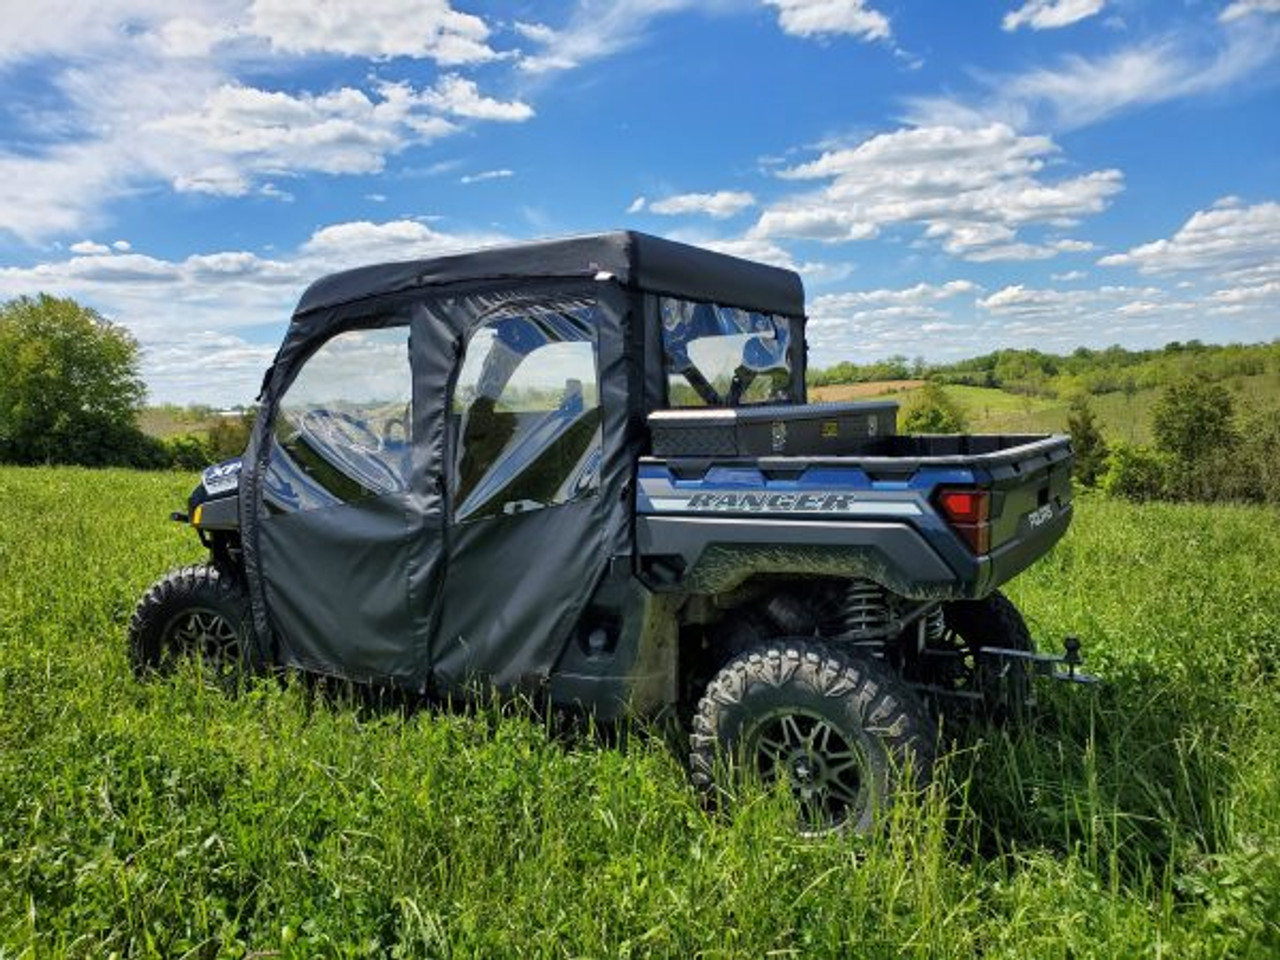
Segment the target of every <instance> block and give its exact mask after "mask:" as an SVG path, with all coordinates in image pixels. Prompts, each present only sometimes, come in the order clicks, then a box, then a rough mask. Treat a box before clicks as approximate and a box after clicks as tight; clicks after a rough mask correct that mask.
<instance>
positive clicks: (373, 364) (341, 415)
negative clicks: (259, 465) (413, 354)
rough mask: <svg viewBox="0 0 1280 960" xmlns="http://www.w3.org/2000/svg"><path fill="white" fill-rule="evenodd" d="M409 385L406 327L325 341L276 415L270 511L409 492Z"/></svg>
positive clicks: (268, 479)
mask: <svg viewBox="0 0 1280 960" xmlns="http://www.w3.org/2000/svg"><path fill="white" fill-rule="evenodd" d="M412 385H413V378H412V376H411V373H410V367H409V328H408V327H407V326H399V327H383V328H379V329H376V330H351V331H348V332H346V333H340V334H338V335H337V336H335V337H333V339H331V340H328V341H327V342H326V343H325V344H324V345H323V346H321V347H320V349H319V350H317V351H316V352H315V353H313V354H312V355H311V357H310V358H309V359H308V360H307V361H306V362H305V363H304V365H303V367H302V369H301V370H300V371H299V372H298V375H297V377H296V378H295V379H294V381H293V383H292V384H290V386H289V388H288V390H286V391H285V394H284V396H283V397H282V398H281V400H280V403H279V406H278V407H277V409H276V417H275V423H274V424H273V427H272V430H273V437H272V439H273V443H272V448H271V460H270V463H269V465H268V469H267V475H266V478H265V481H266V499H267V502H268V504H270V505H271V506H274V507H276V508H278V509H281V510H285V511H294V510H315V509H318V508H321V507H329V506H334V505H336V504H340V503H350V502H352V501H356V500H362V499H364V498H366V497H376V496H380V495H382V494H386V493H395V492H397V491H401V490H404V489H406V488H407V487H408V485H409V471H410V458H409V451H410V446H411V443H410V442H411V440H412V436H411V433H410V431H411V429H412V428H411V424H412V418H411V416H410V413H411V410H410V406H411V397H412Z"/></svg>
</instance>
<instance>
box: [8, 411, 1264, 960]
mask: <svg viewBox="0 0 1280 960" xmlns="http://www.w3.org/2000/svg"><path fill="white" fill-rule="evenodd" d="M949 389H953V388H949ZM976 389H977V388H960V389H957V390H956V395H957V396H958V397H960V398H961V400H962V402H964V403H966V404H972V403H978V402H982V395H983V394H985V393H990V392H991V391H981V392H979V393H977V394H973V395H970V393H969V391H974V390H976ZM1004 396H1006V397H1008V396H1010V395H1004ZM1133 399H1134V402H1135V403H1136V402H1138V398H1137V397H1135V398H1133ZM1013 400H1014V401H1016V402H1018V403H1020V402H1021V401H1022V398H1020V397H1014V398H1013ZM1119 400H1120V401H1123V400H1124V397H1123V395H1119ZM1000 402H1001V403H1003V402H1004V401H1000ZM984 409H986V408H984ZM1099 409H1100V414H1101V415H1103V416H1105V414H1103V413H1102V408H1101V404H1099ZM1033 413H1034V415H1036V416H1040V415H1043V416H1050V413H1049V412H1047V411H1045V410H1039V411H1034V412H1033ZM1006 415H1008V416H1010V417H1014V416H1015V415H1019V416H1023V415H1025V416H1031V415H1032V413H1027V412H1026V411H1018V410H1012V411H1009V410H1005V409H1001V410H997V401H996V400H995V398H992V400H991V403H990V413H989V416H990V417H992V418H994V417H996V416H1006ZM1126 416H1127V414H1126ZM1010 422H1011V425H1010V426H1009V427H999V428H998V429H1011V430H1012V429H1027V428H1029V425H1028V427H1022V426H1013V425H1012V423H1013V421H1010ZM974 426H975V428H978V429H984V428H987V426H986V424H985V423H984V421H982V420H981V419H978V418H976V417H975V422H974ZM193 482H194V481H193V477H192V476H190V475H186V474H178V473H137V472H130V471H124V470H112V471H90V470H82V469H74V468H13V467H4V468H0V957H11V956H12V957H25V956H40V957H45V956H52V957H58V956H74V957H81V956H84V957H103V956H109V955H113V954H114V955H117V956H131V957H141V956H157V957H176V956H183V955H186V956H193V957H214V956H241V957H248V956H281V957H311V956H343V957H357V956H387V955H391V956H405V957H408V956H414V957H436V956H438V957H444V956H449V957H497V956H538V957H574V956H645V955H656V956H682V957H694V956H701V957H751V958H756V957H764V956H767V955H769V956H797V957H801V956H803V957H809V956H842V957H844V956H852V957H861V956H867V957H899V956H908V957H922V958H923V957H929V958H934V957H956V958H960V957H966V958H967V957H972V956H975V955H981V956H983V957H1037V958H1040V957H1062V958H1066V957H1076V958H1078V957H1120V956H1154V955H1164V956H1170V957H1197V958H1198V957H1204V958H1209V957H1221V958H1228V957H1230V958H1236V957H1259V958H1262V957H1274V956H1277V955H1280V513H1277V511H1276V510H1274V509H1268V508H1252V507H1228V506H1213V507H1209V506H1192V505H1170V504H1152V505H1145V506H1135V505H1132V504H1126V503H1123V502H1119V501H1113V500H1107V499H1102V498H1099V497H1094V496H1082V497H1079V498H1078V500H1077V511H1076V517H1075V522H1074V524H1073V528H1072V530H1071V532H1070V533H1069V534H1068V536H1067V538H1066V539H1065V540H1064V541H1063V542H1062V543H1061V544H1059V545H1058V547H1057V548H1055V550H1054V551H1053V552H1052V553H1051V554H1050V555H1049V556H1048V558H1046V559H1045V560H1044V561H1043V562H1041V563H1039V564H1038V565H1036V566H1034V567H1033V568H1031V570H1029V571H1028V572H1027V573H1026V574H1024V575H1022V576H1021V577H1019V578H1017V579H1016V580H1015V581H1014V582H1013V583H1012V584H1011V589H1010V594H1011V596H1012V597H1013V599H1014V600H1015V601H1016V602H1017V603H1018V605H1019V606H1020V607H1021V608H1022V610H1023V611H1024V612H1025V614H1026V616H1027V618H1028V621H1029V622H1030V624H1031V626H1032V630H1033V632H1034V633H1035V634H1036V636H1037V637H1039V638H1041V639H1042V641H1043V642H1045V643H1046V645H1047V646H1050V647H1052V648H1054V649H1059V648H1060V643H1061V639H1062V638H1063V636H1065V635H1067V634H1072V633H1074V634H1078V635H1079V636H1080V637H1081V638H1082V639H1083V641H1084V651H1085V654H1086V657H1087V668H1088V669H1091V670H1094V671H1096V672H1098V673H1100V674H1101V675H1102V676H1103V677H1104V678H1105V679H1106V680H1107V684H1106V685H1105V686H1104V687H1102V688H1098V689H1061V688H1050V689H1044V690H1042V696H1041V709H1040V711H1039V712H1038V714H1037V716H1036V717H1035V719H1034V721H1033V722H1032V723H1031V725H1030V726H1029V727H1027V728H1026V729H1024V730H1020V731H1015V730H1002V729H993V728H989V727H975V728H972V729H968V730H963V731H960V730H953V731H950V732H951V733H953V734H956V735H957V745H956V749H955V750H954V751H953V752H952V753H951V754H950V755H949V756H948V758H947V759H946V761H945V762H944V764H943V772H942V775H941V777H940V779H939V785H938V787H937V788H936V789H935V790H933V791H932V792H931V793H930V794H929V795H928V796H926V797H924V798H922V799H921V801H920V802H919V803H918V804H914V805H911V806H903V807H902V808H900V809H897V810H895V811H894V812H893V815H892V817H891V820H890V822H889V823H888V825H887V826H886V829H885V830H884V831H883V832H882V833H881V834H880V835H877V836H875V837H872V838H865V839H864V838H853V837H845V836H832V837H825V838H820V839H817V840H801V839H798V838H796V837H795V836H794V833H793V831H792V829H791V824H790V822H789V820H788V816H787V811H786V807H785V803H784V802H783V801H782V799H781V798H780V797H777V796H773V795H770V794H767V793H764V792H757V793H753V794H751V795H748V796H745V797H743V798H742V799H741V800H740V802H739V804H738V807H737V809H736V812H735V814H734V815H733V816H732V817H726V816H723V815H718V814H716V813H713V812H709V811H707V810H705V809H704V808H703V806H702V805H701V804H700V803H699V801H698V799H697V798H696V796H695V795H694V792H693V791H692V789H691V788H690V787H689V786H688V785H687V783H686V779H685V777H684V774H683V771H682V770H681V768H680V765H679V763H678V762H677V761H676V760H675V759H674V758H673V757H672V755H671V754H670V752H669V751H668V750H667V748H666V746H665V745H664V743H663V741H662V738H661V737H658V736H651V735H649V734H648V732H647V731H644V730H638V731H634V735H632V736H627V737H624V738H622V741H623V742H622V745H621V746H617V745H607V744H605V743H602V742H601V739H602V738H598V737H592V736H589V735H588V734H586V733H575V734H565V733H556V732H554V731H551V730H549V729H548V727H547V726H546V725H545V724H542V723H539V722H537V721H535V720H532V719H530V717H529V715H528V714H527V712H525V711H523V710H521V709H518V708H514V707H499V706H497V705H495V706H493V707H491V708H489V709H487V710H482V711H480V712H479V713H478V714H476V715H471V716H458V715H447V714H443V713H438V712H432V711H419V712H417V713H414V714H413V715H411V716H408V717H405V716H402V715H401V714H399V713H395V712H390V713H374V712H371V711H369V710H368V709H363V710H362V709H358V708H356V707H352V706H349V705H343V704H342V703H333V702H330V701H328V700H323V699H320V698H318V697H316V696H314V695H311V694H309V693H308V692H307V691H306V690H305V688H303V687H302V686H301V685H299V684H296V683H295V684H284V685H281V684H277V683H275V682H270V681H269V682H263V683H261V684H260V685H258V686H256V687H254V688H253V689H251V690H249V691H247V692H246V693H244V694H242V695H241V696H239V697H235V698H229V697H226V696H223V695H221V694H219V693H217V692H215V691H213V690H211V689H208V688H206V687H204V686H203V685H202V684H201V683H200V682H199V680H198V678H197V677H196V676H194V675H181V676H178V677H176V678H174V679H172V680H168V681H165V682H152V683H145V684H142V683H138V682H137V681H135V680H134V679H133V678H132V676H131V674H130V672H129V670H128V666H127V663H126V657H125V626H126V623H127V620H128V617H129V615H130V613H131V612H132V609H133V606H134V603H135V602H136V600H137V598H138V596H139V595H140V594H141V592H142V591H143V590H144V589H145V588H146V587H147V585H148V584H149V583H150V582H151V581H152V580H154V579H155V578H156V577H158V576H160V575H161V574H162V573H163V572H165V571H166V570H167V569H168V568H169V567H171V566H173V565H176V564H179V563H182V562H190V561H195V560H198V559H200V558H201V557H202V549H201V547H200V545H199V544H198V542H197V541H196V538H195V537H194V535H193V534H192V533H191V531H190V530H189V529H187V528H185V527H182V526H179V525H177V524H173V523H170V522H169V521H168V520H167V519H166V518H167V515H168V513H169V511H170V510H173V509H179V508H181V506H182V505H183V503H184V502H185V497H186V495H187V493H188V492H189V490H190V488H191V486H192V485H193Z"/></svg>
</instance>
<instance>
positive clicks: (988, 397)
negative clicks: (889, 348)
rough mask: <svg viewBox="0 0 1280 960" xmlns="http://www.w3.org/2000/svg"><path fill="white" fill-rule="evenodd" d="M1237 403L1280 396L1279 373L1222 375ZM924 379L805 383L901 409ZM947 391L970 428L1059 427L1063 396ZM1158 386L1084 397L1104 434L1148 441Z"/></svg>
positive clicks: (829, 393) (817, 395)
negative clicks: (894, 402) (889, 401)
mask: <svg viewBox="0 0 1280 960" xmlns="http://www.w3.org/2000/svg"><path fill="white" fill-rule="evenodd" d="M1225 383H1226V386H1227V388H1228V389H1229V390H1230V391H1231V393H1232V396H1233V398H1234V399H1235V401H1236V402H1237V405H1239V404H1242V403H1248V402H1255V403H1271V404H1274V403H1275V402H1276V401H1277V400H1280V374H1277V373H1276V372H1271V373H1261V374H1256V375H1253V376H1241V377H1233V378H1231V379H1228V380H1227V381H1225ZM923 384H924V382H923V381H920V380H888V381H878V382H871V383H847V384H831V385H828V386H821V387H810V388H809V399H810V401H812V402H820V403H835V402H840V401H860V400H894V401H897V403H898V404H899V405H900V406H901V407H903V408H904V409H905V408H906V407H907V406H909V405H910V403H911V402H912V400H913V398H914V397H915V395H916V393H917V392H918V390H919V389H920V387H922V386H923ZM944 389H945V390H946V392H947V395H948V396H950V397H951V398H952V399H954V400H955V401H956V403H957V404H959V406H960V408H961V409H962V410H963V411H964V413H965V416H966V417H967V418H968V421H969V429H970V430H972V431H973V432H974V433H1043V432H1055V433H1065V432H1066V430H1067V410H1068V406H1069V400H1067V399H1065V398H1064V399H1049V398H1046V397H1040V396H1031V395H1029V394H1019V393H1012V392H1010V391H1008V390H1001V389H998V388H995V387H971V386H965V385H962V384H947V385H946V386H945V388H944ZM1159 396H1160V388H1156V387H1149V388H1145V389H1140V390H1136V391H1134V392H1133V393H1131V394H1126V393H1124V392H1122V391H1115V392H1113V393H1104V394H1098V395H1094V396H1091V397H1090V398H1089V402H1090V404H1091V405H1092V407H1093V410H1094V413H1095V414H1097V417H1098V422H1099V425H1100V426H1101V428H1102V431H1103V433H1104V434H1105V435H1106V437H1107V439H1108V440H1124V441H1127V442H1129V443H1150V442H1151V409H1152V407H1153V406H1154V405H1155V402H1156V399H1157V398H1158V397H1159Z"/></svg>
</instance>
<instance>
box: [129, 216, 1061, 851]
mask: <svg viewBox="0 0 1280 960" xmlns="http://www.w3.org/2000/svg"><path fill="white" fill-rule="evenodd" d="M804 325H805V313H804V294H803V290H802V287H801V283H800V278H799V277H798V276H797V275H796V274H795V273H792V272H790V271H787V270H780V269H776V268H773V267H767V266H762V265H759V264H755V263H749V262H746V261H743V260H739V259H735V258H732V257H728V256H723V255H720V254H717V253H712V252H709V251H706V250H701V249H697V248H694V247H690V246H685V245H682V244H678V243H673V242H669V241H666V240H660V239H657V238H654V237H649V236H644V235H640V234H635V233H611V234H603V235H597V236H585V237H577V238H572V239H565V240H555V241H547V242H539V243H529V244H521V245H517V246H510V247H504V248H496V249H489V250H481V251H478V252H475V253H469V254H464V255H459V256H448V257H441V258H437V259H432V260H425V261H416V262H410V263H394V264H385V265H379V266H370V267H365V268H362V269H356V270H350V271H347V272H344V273H339V274H336V275H334V276H330V277H326V278H324V279H321V280H319V281H318V282H316V283H315V284H313V285H312V286H311V287H310V289H308V290H307V291H306V292H305V293H304V294H303V296H302V300H301V302H300V303H299V305H298V307H297V310H296V312H295V313H294V315H293V319H292V322H291V324H290V326H289V329H288V333H287V334H286V336H285V339H284V343H283V345H282V346H281V348H280V350H279V352H278V354H277V355H276V358H275V362H274V363H273V364H272V366H271V368H270V369H269V370H268V371H267V373H266V377H265V379H264V381H263V386H262V393H261V395H260V397H259V401H260V405H259V416H258V418H257V421H256V424H255V427H254V430H253V435H252V438H251V440H250V442H249V445H248V449H247V450H246V451H245V454H244V456H243V458H242V459H240V460H236V461H231V462H228V463H224V464H221V465H219V466H216V467H212V468H210V469H208V470H206V471H205V473H204V476H203V482H202V483H201V484H200V486H199V487H197V489H196V490H195V492H194V493H193V494H192V496H191V499H190V503H189V505H188V512H187V513H186V514H175V519H180V520H183V521H187V522H189V523H190V524H191V525H192V526H193V527H194V528H195V530H196V532H197V533H198V535H199V536H200V538H201V540H202V541H203V542H204V544H205V545H206V546H207V547H208V548H209V551H210V554H211V557H210V559H209V561H208V562H207V563H205V564H203V565H199V566H194V567H187V568H185V569H182V570H179V571H176V572H174V573H171V574H170V575H169V576H167V577H165V578H163V579H162V580H160V581H159V582H158V583H157V584H156V585H155V586H153V587H152V588H151V590H150V591H149V592H148V593H147V594H146V595H145V597H143V599H142V601H141V603H140V605H139V607H138V610H137V612H136V614H135V616H134V618H133V621H132V624H131V627H130V645H131V655H132V660H133V663H134V665H135V668H136V669H137V670H138V671H139V672H140V673H146V672H149V671H153V670H156V669H163V668H165V667H166V666H167V665H169V664H171V663H172V662H173V660H174V658H175V657H176V656H179V655H187V654H191V653H193V652H198V653H199V654H201V655H202V656H203V658H204V660H205V662H206V666H207V665H208V664H212V665H214V666H215V667H216V668H217V669H219V670H223V671H228V672H230V673H233V674H238V673H240V672H243V671H253V670H260V669H264V668H270V667H284V668H294V669H300V670H302V671H306V672H309V673H314V674H320V675H326V676H333V677H338V678H342V679H344V680H348V681H355V682H359V683H364V684H370V685H374V686H377V687H380V688H395V689H400V690H405V691H410V692H412V693H414V694H423V695H426V696H429V697H446V696H456V695H459V694H465V693H466V691H468V690H472V689H474V684H475V683H476V682H477V681H479V682H480V683H482V684H484V685H485V686H487V687H490V688H494V687H496V688H497V689H499V690H505V691H521V692H530V693H533V694H534V695H535V696H536V697H537V698H538V699H539V700H541V701H542V702H550V703H551V704H553V705H566V706H576V707H581V708H585V709H588V710H590V711H592V712H593V713H594V714H595V715H596V716H598V717H600V718H603V719H611V718H618V717H621V716H624V715H633V716H634V715H654V714H657V713H671V714H674V715H676V716H680V717H682V718H683V719H684V720H685V721H686V723H687V724H688V729H689V734H690V737H689V739H690V743H691V756H690V766H691V773H692V778H693V780H694V781H695V783H697V784H698V785H700V786H701V787H703V788H705V789H708V790H710V789H714V788H715V787H717V786H718V785H720V784H718V783H717V778H720V777H722V776H724V775H725V773H723V772H722V771H730V770H733V769H735V764H745V765H746V766H747V767H748V768H754V769H755V770H756V771H758V773H759V774H760V775H761V776H762V777H763V778H765V779H766V780H770V779H785V781H786V782H788V783H789V784H790V785H791V788H792V789H793V790H794V791H795V793H796V795H797V796H798V797H799V799H800V800H801V801H802V809H803V810H804V816H805V818H806V822H807V823H809V824H810V825H811V826H814V827H816V828H827V827H832V826H840V825H846V826H848V827H850V828H852V829H865V828H866V827H867V826H868V825H869V824H870V823H871V822H872V818H873V817H874V815H875V813H876V810H877V808H879V807H881V806H882V804H883V803H884V801H885V800H886V798H888V797H889V796H891V795H892V794H893V793H894V791H896V790H898V789H901V788H902V787H903V786H904V784H905V778H906V777H908V776H909V775H910V774H909V773H908V771H912V770H913V771H914V775H915V777H916V778H920V777H921V776H927V774H928V771H929V766H930V762H931V758H932V755H933V750H934V741H935V736H936V734H935V726H934V723H935V718H936V716H937V715H938V714H939V713H941V712H945V711H946V710H948V709H951V708H960V707H965V706H977V707H978V708H980V709H982V710H985V711H987V712H1001V711H1008V710H1011V709H1015V708H1016V707H1017V706H1018V705H1019V704H1020V703H1021V702H1022V701H1024V700H1025V699H1026V698H1027V697H1028V696H1029V694H1030V683H1029V679H1028V678H1029V676H1030V674H1032V673H1034V672H1037V671H1039V672H1053V671H1054V669H1055V668H1054V666H1053V663H1055V662H1057V660H1058V658H1052V657H1047V656H1041V655H1037V654H1036V653H1035V652H1034V650H1033V645H1032V641H1031V637H1030V636H1029V634H1028V632H1027V628H1026V626H1025V624H1024V622H1023V620H1022V617H1021V616H1020V615H1019V613H1018V611H1017V610H1016V609H1015V608H1014V607H1013V605H1012V604H1011V603H1010V602H1009V601H1008V600H1007V599H1006V598H1005V597H1004V596H1003V595H1002V594H1000V593H999V592H998V588H999V586H1000V585H1001V584H1002V583H1004V582H1005V581H1007V580H1008V579H1009V578H1010V577H1013V576H1014V575H1016V574H1017V573H1018V572H1019V571H1021V570H1022V569H1023V568H1025V567H1026V566H1027V565H1028V564H1030V563H1032V562H1033V561H1034V560H1036V559H1037V558H1038V557H1040V556H1041V555H1042V554H1044V553H1045V551H1047V550H1048V549H1049V548H1050V547H1051V546H1052V545H1053V544H1054V542H1055V541H1057V540H1058V539H1059V538H1060V537H1061V536H1062V534H1063V532H1064V531H1065V529H1066V527H1067V524H1068V522H1069V520H1070V518H1071V486H1070V472H1071V451H1070V447H1069V444H1068V440H1067V438H1066V437H1062V436H901V435H899V434H898V433H897V431H896V427H895V421H896V407H895V406H894V405H893V404H887V403H867V404H825V405H824V404H818V405H808V404H806V396H805V341H804ZM1073 653H1074V651H1073V650H1069V654H1073ZM1067 660H1068V662H1071V663H1074V659H1073V658H1072V657H1071V656H1069V657H1068V658H1067ZM718 758H726V759H727V761H728V762H726V763H720V762H718Z"/></svg>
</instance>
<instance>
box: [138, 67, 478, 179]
mask: <svg viewBox="0 0 1280 960" xmlns="http://www.w3.org/2000/svg"><path fill="white" fill-rule="evenodd" d="M453 129H454V128H453V125H452V124H451V123H449V121H447V120H444V119H443V118H441V117H438V116H434V115H429V114H426V113H424V112H423V111H421V110H419V109H417V108H416V104H415V102H414V97H413V94H412V93H411V92H410V91H408V90H407V88H404V87H400V86H391V85H387V86H384V87H383V88H382V89H381V90H380V91H379V93H378V94H375V95H374V97H373V98H371V97H370V96H369V95H367V94H365V93H364V92H363V91H360V90H354V89H352V88H350V87H344V88H342V89H340V90H335V91H333V92H331V93H327V94H323V95H320V96H312V95H309V94H302V95H300V96H292V95H290V94H286V93H280V92H274V91H267V90H259V89H256V88H253V87H244V86H238V85H231V84H228V85H224V86H222V87H220V88H218V89H217V90H215V91H214V92H213V93H211V94H210V95H209V96H208V98H207V99H206V100H205V102H204V103H203V104H201V105H200V107H199V109H197V110H195V111H192V112H189V113H185V114H178V115H172V116H167V117H164V118H162V119H160V120H157V121H154V122H153V123H151V124H149V125H148V126H147V127H145V128H144V132H148V133H150V132H154V133H156V134H159V135H160V136H162V137H165V138H172V139H173V140H176V141H179V142H181V143H184V144H185V145H186V147H187V149H186V150H185V151H183V153H182V157H183V159H184V160H185V162H184V163H183V165H182V168H180V169H175V170H171V171H169V172H170V174H171V176H172V179H173V184H174V187H175V188H176V189H178V190H180V191H196V192H202V193H214V194H227V195H243V194H245V193H247V192H249V190H250V186H251V184H252V182H253V180H254V179H255V178H257V177H260V176H270V175H276V174H282V173H285V174H287V173H296V172H306V171H318V172H321V173H329V174H352V173H376V172H377V171H379V170H381V169H382V167H383V165H384V163H385V161H386V157H387V155H388V154H390V153H394V152H396V151H398V150H400V149H403V148H404V147H405V146H407V145H408V144H409V143H414V142H419V143H422V142H429V141H430V140H431V139H433V138H435V137H439V136H443V135H445V134H447V133H449V132H451V131H452V130H453Z"/></svg>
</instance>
